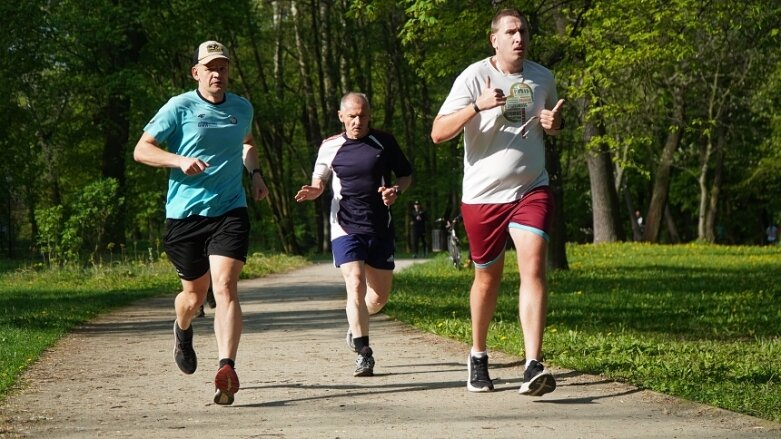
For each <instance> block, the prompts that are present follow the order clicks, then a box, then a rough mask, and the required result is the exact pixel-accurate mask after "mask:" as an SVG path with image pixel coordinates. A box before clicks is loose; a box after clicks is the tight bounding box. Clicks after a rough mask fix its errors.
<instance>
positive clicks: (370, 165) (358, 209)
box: [296, 92, 412, 376]
mask: <svg viewBox="0 0 781 439" xmlns="http://www.w3.org/2000/svg"><path fill="white" fill-rule="evenodd" d="M339 108H340V109H339V120H340V121H341V122H342V123H343V124H344V132H343V133H340V134H337V135H335V136H332V137H330V138H328V139H326V140H324V141H323V143H322V144H321V145H320V150H319V152H318V154H317V160H316V162H315V166H314V172H313V173H312V184H311V185H305V186H302V187H301V190H299V191H298V193H297V194H296V201H298V202H302V201H306V200H314V199H316V198H317V197H319V196H320V195H321V194H322V193H323V191H324V190H325V183H326V182H327V181H328V180H329V179H330V180H331V188H332V190H333V198H332V200H331V216H330V222H331V247H332V252H333V257H334V264H335V265H336V266H337V267H339V268H340V269H341V271H342V276H343V277H344V280H345V285H346V289H347V306H346V311H347V321H348V323H349V328H348V331H347V343H348V345H349V346H350V348H351V349H352V350H354V351H355V352H357V353H358V358H357V359H356V362H355V366H356V368H355V371H354V373H353V375H354V376H372V375H373V374H374V357H373V355H372V354H373V352H372V349H371V348H370V347H369V315H371V314H375V313H377V312H379V311H380V310H381V309H382V307H383V306H385V304H386V303H387V302H388V296H389V295H390V289H391V284H392V283H393V269H394V267H395V264H394V262H393V256H394V253H395V244H394V233H393V220H392V217H391V211H390V207H391V206H392V205H393V204H394V203H395V202H396V200H398V198H399V195H401V193H402V192H404V191H405V190H406V189H407V188H408V187H409V186H410V184H411V183H412V165H411V164H410V162H409V160H407V157H406V156H405V155H404V153H403V152H402V151H401V148H400V147H399V144H398V142H396V139H395V138H394V137H393V135H391V134H389V133H385V132H382V131H379V130H375V129H372V128H369V120H370V118H371V109H370V107H369V100H368V98H367V97H366V95H364V94H362V93H355V92H351V93H347V94H346V95H344V97H343V98H342V101H341V105H340V107H339ZM392 178H393V179H395V180H393V181H392Z"/></svg>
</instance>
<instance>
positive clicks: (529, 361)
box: [526, 358, 539, 367]
mask: <svg viewBox="0 0 781 439" xmlns="http://www.w3.org/2000/svg"><path fill="white" fill-rule="evenodd" d="M532 361H537V359H536V358H527V359H526V367H529V365H530V364H532ZM537 362H538V363H539V361H537Z"/></svg>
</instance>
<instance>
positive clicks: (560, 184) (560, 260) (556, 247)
mask: <svg viewBox="0 0 781 439" xmlns="http://www.w3.org/2000/svg"><path fill="white" fill-rule="evenodd" d="M546 143H547V148H545V163H546V167H547V168H548V177H549V179H550V189H551V192H552V193H553V203H554V205H555V210H554V215H553V228H552V230H551V236H550V243H549V245H548V267H549V268H550V269H553V270H568V269H569V262H568V261H567V226H566V217H565V215H564V181H563V178H562V176H561V159H560V157H559V151H558V148H557V145H558V139H556V138H551V139H549V141H548V142H546Z"/></svg>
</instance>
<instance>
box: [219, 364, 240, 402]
mask: <svg viewBox="0 0 781 439" xmlns="http://www.w3.org/2000/svg"><path fill="white" fill-rule="evenodd" d="M214 388H215V391H214V403H215V404H219V405H231V404H233V395H234V394H235V393H236V392H238V391H239V376H238V375H236V370H234V369H233V368H232V367H231V365H230V364H226V365H224V366H222V367H221V368H220V369H219V370H218V371H217V375H215V376H214Z"/></svg>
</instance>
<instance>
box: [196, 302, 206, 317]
mask: <svg viewBox="0 0 781 439" xmlns="http://www.w3.org/2000/svg"><path fill="white" fill-rule="evenodd" d="M195 317H206V311H204V310H203V305H201V309H199V310H198V314H196V315H195Z"/></svg>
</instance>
